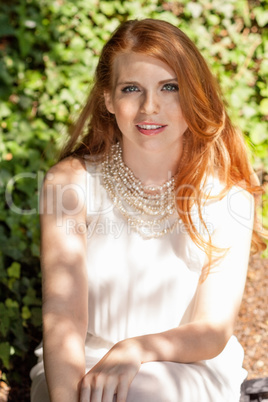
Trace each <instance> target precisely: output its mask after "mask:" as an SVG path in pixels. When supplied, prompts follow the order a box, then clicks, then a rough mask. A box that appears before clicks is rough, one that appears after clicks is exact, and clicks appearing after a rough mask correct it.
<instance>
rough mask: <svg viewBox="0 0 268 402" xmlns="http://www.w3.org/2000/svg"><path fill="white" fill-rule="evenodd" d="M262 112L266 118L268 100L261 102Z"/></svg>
mask: <svg viewBox="0 0 268 402" xmlns="http://www.w3.org/2000/svg"><path fill="white" fill-rule="evenodd" d="M260 112H261V114H262V115H264V116H267V115H268V98H267V99H262V100H261V102H260Z"/></svg>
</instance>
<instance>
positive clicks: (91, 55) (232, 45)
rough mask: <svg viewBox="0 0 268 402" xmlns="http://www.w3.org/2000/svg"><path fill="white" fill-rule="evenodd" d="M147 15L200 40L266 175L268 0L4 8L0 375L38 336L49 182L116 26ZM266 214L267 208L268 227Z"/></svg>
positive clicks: (29, 3)
mask: <svg viewBox="0 0 268 402" xmlns="http://www.w3.org/2000/svg"><path fill="white" fill-rule="evenodd" d="M144 17H152V18H158V19H163V20H166V21H169V22H171V23H172V24H175V25H177V26H178V27H180V28H181V29H182V30H183V31H184V32H185V33H186V34H188V35H189V36H190V38H191V39H192V40H193V41H194V42H195V43H196V44H197V46H198V48H199V49H200V51H201V52H202V54H203V55H204V57H205V58H206V59H207V61H208V63H209V64H210V66H211V68H212V70H213V72H214V73H215V75H216V76H217V77H218V79H219V81H220V83H221V86H222V88H223V92H224V95H225V98H226V101H227V103H228V105H229V106H228V108H229V112H230V114H231V116H232V119H233V121H234V122H235V124H237V125H238V126H239V127H240V128H241V129H242V130H243V133H244V135H245V139H246V142H247V144H248V149H249V152H250V155H251V158H252V162H253V164H254V167H255V168H256V170H257V171H258V172H260V173H263V174H265V172H267V171H268V156H267V145H268V130H267V120H268V119H267V115H268V85H267V76H268V58H267V55H268V41H267V36H268V33H267V30H265V26H266V24H267V23H268V3H267V0H252V1H246V0H225V1H222V0H199V1H194V0H193V1H189V0H180V1H178V0H174V1H172V0H170V1H161V0H122V1H119V0H115V1H98V0H69V1H68V0H38V1H37V0H21V1H19V0H9V1H8V2H5V4H3V2H1V5H0V99H1V103H0V163H1V176H0V316H1V320H0V362H1V363H0V370H2V371H3V372H5V373H6V375H7V376H11V373H13V375H14V371H15V372H16V370H14V368H15V362H16V364H17V362H18V361H19V362H20V364H24V362H25V361H26V360H27V359H29V356H31V355H32V350H33V347H34V346H35V345H36V344H37V343H38V342H39V341H40V339H41V285H40V283H41V276H40V265H39V219H38V197H39V190H40V185H41V182H42V178H43V176H44V174H45V172H46V171H47V169H48V168H49V167H50V166H51V165H52V164H53V163H55V160H56V156H57V152H58V150H59V148H60V146H61V144H62V143H63V142H64V141H65V140H66V135H67V129H68V126H69V125H70V124H71V123H72V121H73V120H74V119H75V118H76V116H77V114H78V112H79V110H80V108H81V105H82V104H83V102H84V100H85V98H86V94H87V92H88V90H89V87H90V85H91V83H92V77H93V72H94V69H95V66H96V63H97V61H98V57H99V54H100V51H101V48H102V46H103V44H104V42H105V41H106V40H107V38H109V36H110V34H111V32H112V31H113V30H114V29H115V28H116V27H117V26H118V24H119V22H121V21H125V20H127V19H133V18H144ZM265 197H266V198H265ZM265 199H266V200H267V199H268V197H267V195H266V196H264V200H265ZM267 212H268V207H267V205H266V206H265V205H264V214H263V216H264V217H263V220H264V223H266V224H267V223H268V222H267V215H268V214H267ZM265 216H266V217H265ZM265 219H266V221H265ZM8 378H9V377H8ZM17 380H18V381H19V379H17Z"/></svg>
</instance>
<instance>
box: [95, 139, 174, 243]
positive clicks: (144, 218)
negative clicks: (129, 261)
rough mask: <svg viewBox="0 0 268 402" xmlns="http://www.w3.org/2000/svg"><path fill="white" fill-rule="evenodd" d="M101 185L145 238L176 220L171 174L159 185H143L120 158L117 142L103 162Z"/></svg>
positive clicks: (171, 226)
mask: <svg viewBox="0 0 268 402" xmlns="http://www.w3.org/2000/svg"><path fill="white" fill-rule="evenodd" d="M102 175H103V182H104V186H105V188H106V190H107V192H108V194H109V196H110V197H111V200H112V202H113V204H114V205H115V206H116V207H117V208H118V209H119V211H120V212H121V213H122V214H123V216H124V217H126V218H127V221H128V224H129V225H130V228H132V229H134V230H135V231H137V232H138V233H139V234H140V235H142V237H144V238H146V239H150V238H158V237H161V236H163V235H165V234H167V233H170V232H171V231H172V230H173V229H174V228H175V226H176V225H177V224H178V221H179V219H178V214H177V211H176V205H175V194H174V185H175V181H174V177H172V178H171V179H170V180H168V181H167V182H166V183H164V184H163V185H162V186H143V185H142V183H141V181H140V180H139V179H137V178H136V177H135V176H134V173H133V172H132V170H131V169H130V168H129V167H128V166H126V165H125V163H124V161H123V159H122V149H121V147H120V144H119V143H117V144H115V145H113V146H112V147H111V151H110V152H109V153H108V154H107V155H106V158H105V159H104V161H103V162H102Z"/></svg>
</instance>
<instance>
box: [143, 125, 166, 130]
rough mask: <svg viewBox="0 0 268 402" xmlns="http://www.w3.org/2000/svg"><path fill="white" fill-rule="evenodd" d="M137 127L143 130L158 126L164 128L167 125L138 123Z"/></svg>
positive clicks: (155, 128)
mask: <svg viewBox="0 0 268 402" xmlns="http://www.w3.org/2000/svg"><path fill="white" fill-rule="evenodd" d="M137 127H139V128H141V129H143V130H157V129H158V128H162V127H165V126H162V125H158V124H137Z"/></svg>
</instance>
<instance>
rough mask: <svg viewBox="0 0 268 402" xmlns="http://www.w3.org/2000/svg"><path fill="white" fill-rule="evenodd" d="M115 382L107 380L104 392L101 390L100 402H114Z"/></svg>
mask: <svg viewBox="0 0 268 402" xmlns="http://www.w3.org/2000/svg"><path fill="white" fill-rule="evenodd" d="M116 387H117V384H116V381H115V380H114V379H113V380H107V381H106V384H105V387H104V390H103V396H102V402H113V400H114V395H115V394H116Z"/></svg>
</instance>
